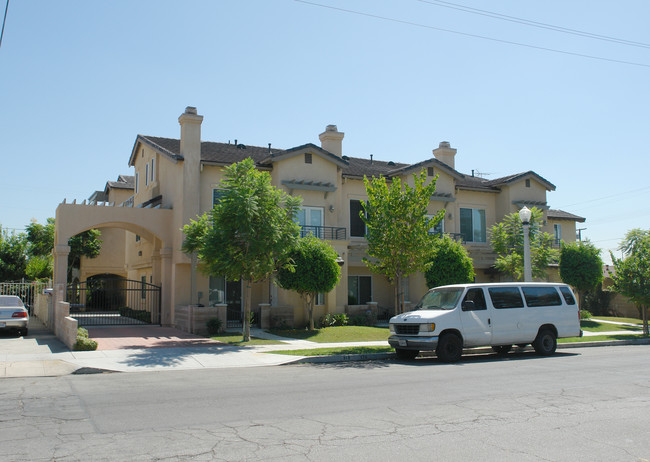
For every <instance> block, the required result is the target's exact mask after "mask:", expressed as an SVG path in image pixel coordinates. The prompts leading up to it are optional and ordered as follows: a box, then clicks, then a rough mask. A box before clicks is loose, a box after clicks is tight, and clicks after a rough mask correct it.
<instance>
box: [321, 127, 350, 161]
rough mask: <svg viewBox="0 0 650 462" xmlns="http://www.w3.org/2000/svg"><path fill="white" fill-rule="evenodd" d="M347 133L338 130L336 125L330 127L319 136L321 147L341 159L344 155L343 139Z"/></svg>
mask: <svg viewBox="0 0 650 462" xmlns="http://www.w3.org/2000/svg"><path fill="white" fill-rule="evenodd" d="M344 136H345V133H343V132H340V131H338V130H337V128H336V125H328V126H327V127H325V131H324V132H323V133H321V134H320V135H318V138H320V145H321V147H322V148H323V149H325V150H326V151H329V152H331V153H332V154H336V155H337V156H339V157H341V156H342V155H343V137H344Z"/></svg>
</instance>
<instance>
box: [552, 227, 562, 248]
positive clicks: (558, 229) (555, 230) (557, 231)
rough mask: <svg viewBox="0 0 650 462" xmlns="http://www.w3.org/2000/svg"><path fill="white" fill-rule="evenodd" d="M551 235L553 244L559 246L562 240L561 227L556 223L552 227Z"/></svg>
mask: <svg viewBox="0 0 650 462" xmlns="http://www.w3.org/2000/svg"><path fill="white" fill-rule="evenodd" d="M553 235H554V237H555V243H556V244H559V243H560V241H561V240H562V225H560V224H558V223H555V224H554V225H553Z"/></svg>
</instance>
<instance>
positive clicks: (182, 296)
mask: <svg viewBox="0 0 650 462" xmlns="http://www.w3.org/2000/svg"><path fill="white" fill-rule="evenodd" d="M178 120H179V123H180V126H181V130H180V131H181V134H180V139H170V138H161V137H154V136H145V135H138V136H137V138H136V140H135V144H134V146H133V150H132V152H131V154H130V157H129V166H130V167H133V169H134V173H133V175H132V176H130V177H129V176H120V177H118V181H116V182H110V181H109V182H108V183H107V185H106V188H105V190H104V191H103V192H101V193H96V195H95V196H94V197H92V196H91V200H90V201H89V202H88V203H87V204H86V203H85V204H62V205H61V206H60V207H59V209H57V226H58V228H57V229H58V230H59V231H58V235H59V236H58V238H57V243H58V244H59V246H58V248H59V251H60V253H61V255H63V254H64V253H65V248H64V247H65V245H64V244H65V242H66V241H64V239H66V238H67V237H69V236H70V235H74V234H76V233H77V232H80V231H83V229H88V228H89V227H96V228H99V229H101V231H102V239H103V240H104V246H103V249H102V254H101V256H100V257H99V258H97V259H95V260H94V261H93V260H84V261H83V262H82V270H81V275H82V279H83V278H87V277H91V276H93V275H95V274H115V275H117V276H121V277H126V278H128V279H130V280H136V281H143V282H147V283H152V284H155V285H160V286H161V287H162V317H161V320H162V323H163V324H167V325H175V324H178V323H177V322H176V321H175V313H176V312H178V311H179V310H180V309H181V307H187V306H189V305H199V304H200V305H204V306H207V307H209V306H213V305H223V304H228V305H230V306H231V308H232V307H234V308H235V309H236V308H237V306H238V304H240V301H241V286H240V284H239V283H238V282H234V281H226V280H224V278H223V277H219V276H207V275H204V274H202V273H201V272H200V271H199V270H198V269H197V265H196V261H195V260H193V259H192V258H191V257H190V256H188V255H186V254H184V253H183V252H182V251H181V245H182V242H183V233H182V232H181V228H182V227H183V225H184V224H186V223H189V221H190V220H191V219H194V218H196V217H197V216H198V215H200V214H202V213H203V212H206V211H208V210H210V209H211V208H212V207H213V204H214V201H215V200H216V199H217V198H218V196H219V190H220V182H221V180H222V179H223V178H224V167H225V166H227V165H230V164H232V163H234V162H238V161H241V160H243V159H245V158H247V157H251V158H252V159H253V160H254V161H255V164H256V165H257V168H258V169H260V170H263V171H267V172H269V173H270V175H271V178H272V183H273V185H274V186H276V187H278V188H280V189H282V190H284V191H286V192H287V193H288V194H291V195H299V196H301V197H302V199H303V201H302V209H301V212H300V215H299V217H298V220H299V222H300V224H301V225H302V227H303V231H304V232H305V233H307V232H310V233H312V234H315V235H316V236H318V237H320V238H322V239H324V240H326V241H327V242H329V243H330V244H331V245H332V247H333V248H334V249H335V250H336V252H337V253H338V255H339V257H340V260H341V262H342V266H341V268H342V278H341V282H340V284H339V285H338V286H337V287H336V288H335V289H334V290H333V291H332V292H330V293H328V294H322V295H321V296H320V297H319V300H318V306H317V307H316V313H315V315H316V316H317V317H318V316H320V315H322V314H324V313H328V312H329V313H340V312H346V311H348V310H349V307H350V306H358V305H366V304H368V302H375V303H376V304H377V306H378V309H379V312H380V313H381V312H382V311H386V312H388V311H390V312H392V309H393V307H392V305H393V296H392V288H391V286H390V285H389V284H388V283H387V281H386V280H385V279H384V278H383V277H382V276H379V275H375V274H372V273H371V272H370V271H369V270H368V269H367V268H366V267H365V265H364V263H363V262H362V257H363V256H364V255H365V249H366V241H365V238H364V231H365V229H364V224H363V222H362V221H361V219H360V218H359V217H358V214H359V211H360V210H361V202H362V201H364V200H366V194H365V188H364V184H363V177H364V175H365V176H378V175H384V176H385V177H387V178H395V177H399V178H401V179H402V181H406V182H408V183H410V184H413V174H415V173H419V172H420V171H421V170H422V169H424V170H425V171H426V174H427V176H428V177H429V178H431V179H433V178H435V177H436V176H437V178H438V180H437V190H436V193H435V195H434V196H433V197H432V198H431V202H430V205H429V213H430V214H432V215H433V214H435V213H436V212H438V211H439V210H441V209H444V210H445V214H444V220H443V222H442V223H440V225H439V227H438V231H442V232H445V233H449V234H451V235H453V236H455V237H456V238H458V239H460V240H462V241H463V243H464V245H465V246H466V248H467V249H468V250H469V252H470V255H471V257H472V258H473V259H474V265H475V269H476V279H477V281H497V282H498V281H500V280H502V277H503V276H502V275H500V274H499V273H498V272H496V270H495V269H494V266H493V265H494V260H495V255H494V254H493V252H492V251H491V248H490V245H489V243H488V239H489V236H488V229H489V228H490V227H491V226H492V225H493V224H495V223H496V222H498V221H500V220H501V219H502V218H503V217H504V215H506V214H509V213H512V212H516V211H518V210H519V209H520V208H521V207H523V206H524V205H526V206H528V207H532V206H536V207H538V208H540V209H543V210H544V214H545V230H546V231H548V232H549V233H550V234H551V235H553V236H555V238H556V239H557V240H558V243H559V240H560V239H561V240H564V241H574V240H575V239H576V222H583V221H584V218H581V217H578V216H575V215H572V214H569V213H566V212H562V211H559V210H552V209H550V208H549V206H548V204H547V198H546V193H547V192H549V191H553V190H555V186H554V185H553V184H552V183H550V182H549V181H548V180H546V179H545V178H543V177H541V176H540V175H538V174H537V173H535V172H533V171H528V172H524V173H518V174H513V175H510V176H507V177H503V178H498V179H493V180H488V179H484V178H480V177H478V176H474V175H472V174H464V173H461V172H459V171H457V170H456V169H455V157H456V154H457V151H456V149H454V148H452V147H451V146H450V144H449V143H448V142H441V143H440V144H439V146H438V147H437V148H435V149H433V156H431V157H429V158H426V159H425V160H423V161H422V162H419V163H417V164H414V165H409V164H404V163H400V162H386V161H378V160H373V159H372V158H363V157H358V156H355V155H354V153H347V152H346V151H345V149H344V143H343V139H344V133H342V132H339V131H338V129H337V127H336V126H335V125H328V126H327V127H326V129H325V131H324V132H323V133H321V134H320V135H319V140H320V143H319V144H320V145H316V144H312V143H308V144H302V145H298V146H296V147H293V148H290V149H277V148H274V147H271V145H269V146H264V147H258V146H247V145H243V144H238V143H237V142H236V141H235V143H230V142H228V143H219V142H208V141H202V140H201V124H202V122H203V116H201V115H198V114H197V111H196V109H195V108H192V107H188V108H187V109H186V110H185V112H184V113H183V114H181V116H180V117H179V119H178ZM129 188H130V189H129ZM99 199H103V200H99ZM59 214H60V217H59ZM80 214H81V215H84V216H88V218H87V219H86V218H84V219H78V218H76V219H75V222H76V225H69V224H67V223H65V222H66V221H67V220H68V219H71V217H76V216H78V215H80ZM59 218H61V220H63V221H62V222H59ZM60 265H62V263H60ZM549 274H550V275H551V276H550V277H551V278H556V277H557V276H556V272H553V271H551V272H550V273H549ZM405 282H406V284H405V292H406V294H405V295H406V299H407V300H409V299H410V300H412V301H416V300H417V299H419V298H420V296H421V295H422V294H423V293H424V292H425V291H426V285H425V281H424V277H423V275H421V274H416V275H412V276H410V277H409V278H408V280H407V281H405ZM260 304H261V305H264V306H267V305H270V311H271V316H273V313H276V314H278V315H279V314H282V316H283V317H284V319H289V320H290V322H293V324H295V325H301V324H303V323H304V322H305V314H304V309H303V304H302V301H301V300H300V298H299V297H298V296H297V295H296V294H294V293H292V292H288V291H284V290H282V289H278V288H277V287H276V286H275V285H274V284H273V282H272V281H264V282H260V283H258V284H256V286H255V287H254V299H253V306H254V307H255V306H259V305H260Z"/></svg>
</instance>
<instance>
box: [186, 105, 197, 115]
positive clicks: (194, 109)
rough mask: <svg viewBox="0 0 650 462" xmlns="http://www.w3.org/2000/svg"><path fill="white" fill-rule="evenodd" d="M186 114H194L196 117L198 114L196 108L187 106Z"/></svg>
mask: <svg viewBox="0 0 650 462" xmlns="http://www.w3.org/2000/svg"><path fill="white" fill-rule="evenodd" d="M185 114H194V115H196V114H197V112H196V108H195V107H194V106H187V107H186V108H185Z"/></svg>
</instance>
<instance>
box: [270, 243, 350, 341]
mask: <svg viewBox="0 0 650 462" xmlns="http://www.w3.org/2000/svg"><path fill="white" fill-rule="evenodd" d="M289 257H290V258H291V261H292V263H293V265H294V267H293V268H291V267H284V268H280V270H279V271H278V274H277V281H278V285H279V286H280V287H282V288H283V289H287V290H293V291H296V292H298V293H299V294H300V296H301V297H302V298H303V299H304V300H305V303H306V305H307V312H308V314H309V330H314V302H315V301H316V297H317V296H318V294H319V293H327V292H330V291H331V290H332V289H333V288H334V287H336V284H338V282H339V280H340V279H341V267H340V266H339V265H338V263H337V262H336V260H337V259H338V255H337V254H336V252H335V251H334V249H333V248H332V246H331V245H329V244H328V243H327V242H325V241H322V240H320V239H317V238H316V237H313V236H307V237H305V238H302V239H299V240H298V242H297V243H296V246H295V247H294V248H293V249H292V250H291V252H290V253H289Z"/></svg>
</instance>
